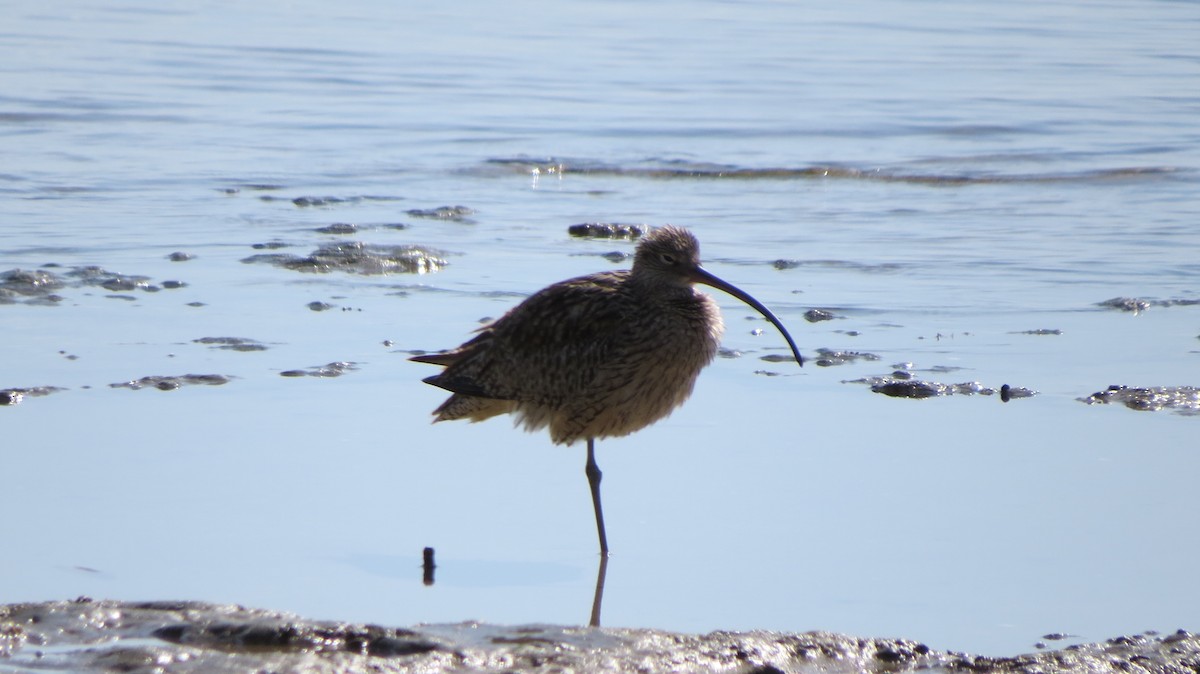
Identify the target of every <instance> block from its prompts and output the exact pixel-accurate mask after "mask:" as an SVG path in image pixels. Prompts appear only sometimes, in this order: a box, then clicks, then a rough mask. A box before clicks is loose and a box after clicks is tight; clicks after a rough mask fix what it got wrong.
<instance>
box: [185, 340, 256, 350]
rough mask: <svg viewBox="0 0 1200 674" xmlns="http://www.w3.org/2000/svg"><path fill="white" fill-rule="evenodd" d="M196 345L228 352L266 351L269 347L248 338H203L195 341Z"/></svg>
mask: <svg viewBox="0 0 1200 674" xmlns="http://www.w3.org/2000/svg"><path fill="white" fill-rule="evenodd" d="M192 341H193V342H195V343H196V344H206V345H208V346H210V347H212V348H214V349H224V350H226V351H266V350H267V345H266V344H263V343H261V342H259V341H258V340H254V339H249V338H246V337H201V338H200V339H193V340H192Z"/></svg>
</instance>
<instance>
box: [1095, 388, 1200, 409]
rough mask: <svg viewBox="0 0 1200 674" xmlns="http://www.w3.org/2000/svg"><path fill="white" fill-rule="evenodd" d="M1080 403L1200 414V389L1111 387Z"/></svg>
mask: <svg viewBox="0 0 1200 674" xmlns="http://www.w3.org/2000/svg"><path fill="white" fill-rule="evenodd" d="M1079 401H1080V402H1084V403H1087V404H1089V405H1104V404H1109V403H1120V404H1122V405H1124V406H1126V407H1128V408H1129V409H1131V410H1138V411H1141V412H1157V411H1160V410H1171V411H1173V412H1178V413H1179V414H1188V415H1191V414H1200V388H1196V387H1194V386H1152V387H1148V388H1138V387H1133V386H1109V387H1108V388H1107V389H1105V390H1103V391H1098V392H1096V393H1093V394H1092V395H1090V396H1088V397H1086V398H1079Z"/></svg>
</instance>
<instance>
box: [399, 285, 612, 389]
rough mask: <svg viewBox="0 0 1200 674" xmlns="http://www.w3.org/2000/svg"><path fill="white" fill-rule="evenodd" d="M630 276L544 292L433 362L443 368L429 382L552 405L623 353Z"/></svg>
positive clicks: (586, 382)
mask: <svg viewBox="0 0 1200 674" xmlns="http://www.w3.org/2000/svg"><path fill="white" fill-rule="evenodd" d="M627 273H628V272H604V273H600V274H592V275H590V276H583V277H579V278H576V279H570V280H567V281H562V282H560V283H556V284H554V285H551V286H548V287H546V288H544V289H542V290H541V291H539V292H537V293H535V294H533V295H532V296H530V297H529V298H528V299H526V300H525V301H524V302H522V303H521V304H519V305H517V306H516V307H515V308H513V309H512V310H511V311H509V312H508V313H507V314H505V315H504V316H502V317H500V318H499V319H497V320H496V321H495V322H494V323H492V324H490V325H488V326H486V327H484V328H482V329H481V330H480V334H478V335H477V336H476V337H474V338H473V339H472V340H470V341H469V342H467V343H465V344H463V345H462V346H460V347H459V348H457V349H455V350H453V351H450V352H447V354H445V355H444V356H443V357H436V356H438V355H435V357H436V364H439V365H440V364H443V363H448V366H447V368H446V370H445V371H443V372H442V373H441V374H439V375H435V376H433V377H430V378H429V379H426V381H427V382H429V383H431V384H434V385H435V386H440V387H442V388H445V389H448V390H450V391H454V392H456V393H463V394H466V395H473V396H478V397H486V398H498V399H503V400H519V401H528V402H551V403H552V402H554V401H556V400H561V399H563V397H564V396H567V395H570V394H571V392H572V391H578V390H580V389H581V388H585V387H586V386H587V385H588V384H589V383H590V382H591V380H592V378H594V377H595V376H596V373H597V371H598V370H599V368H600V366H601V365H602V364H603V363H604V362H606V361H607V360H608V359H610V358H611V357H612V355H613V353H614V352H615V351H616V350H617V349H619V348H620V345H621V336H622V333H623V331H624V326H625V325H626V324H627V321H628V318H629V316H628V314H629V311H630V307H629V305H628V299H627V296H626V294H625V293H623V292H622V290H621V281H622V280H623V279H624V277H625V275H626V274H627ZM422 362H434V359H432V358H431V359H429V360H423V361H422Z"/></svg>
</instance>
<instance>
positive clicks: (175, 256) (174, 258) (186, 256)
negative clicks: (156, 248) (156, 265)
mask: <svg viewBox="0 0 1200 674" xmlns="http://www.w3.org/2000/svg"><path fill="white" fill-rule="evenodd" d="M195 257H196V256H195V255H192V254H191V253H183V252H180V251H175V252H174V253H171V254H170V255H168V256H167V259H168V260H170V261H171V262H187V261H188V260H193V259H195Z"/></svg>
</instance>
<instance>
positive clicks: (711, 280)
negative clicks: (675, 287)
mask: <svg viewBox="0 0 1200 674" xmlns="http://www.w3.org/2000/svg"><path fill="white" fill-rule="evenodd" d="M691 276H692V280H693V281H695V282H696V283H703V284H704V285H706V286H712V287H713V288H716V289H717V290H721V291H724V292H727V293H729V294H730V295H733V296H734V297H736V298H738V299H739V300H741V301H743V302H745V303H746V304H749V305H750V306H752V307H754V308H755V309H756V310H758V313H760V314H762V315H763V318H766V319H767V320H768V321H771V325H774V326H775V327H776V328H779V332H780V333H782V334H783V338H784V339H786V340H787V343H788V346H790V347H791V348H792V355H794V356H795V357H796V363H798V364H799V365H800V366H801V367H803V366H804V357H803V356H801V355H800V349H797V348H796V342H794V341H792V336H791V335H789V334H788V331H787V328H784V327H783V323H780V322H779V319H778V318H775V314H773V313H771V310H770V309H768V308H766V307H765V306H763V304H762V302H759V301H758V300H756V299H754V298H753V297H751V296H750V294H749V293H747V292H744V291H743V290H742V289H741V288H738V287H737V286H735V285H733V284H731V283H726V282H725V281H723V280H721V279H720V278H717V277H716V276H713V275H712V273H710V272H709V271H708V270H707V269H705V268H703V267H696V268H695V269H694V270H693V271H692V275H691Z"/></svg>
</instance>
